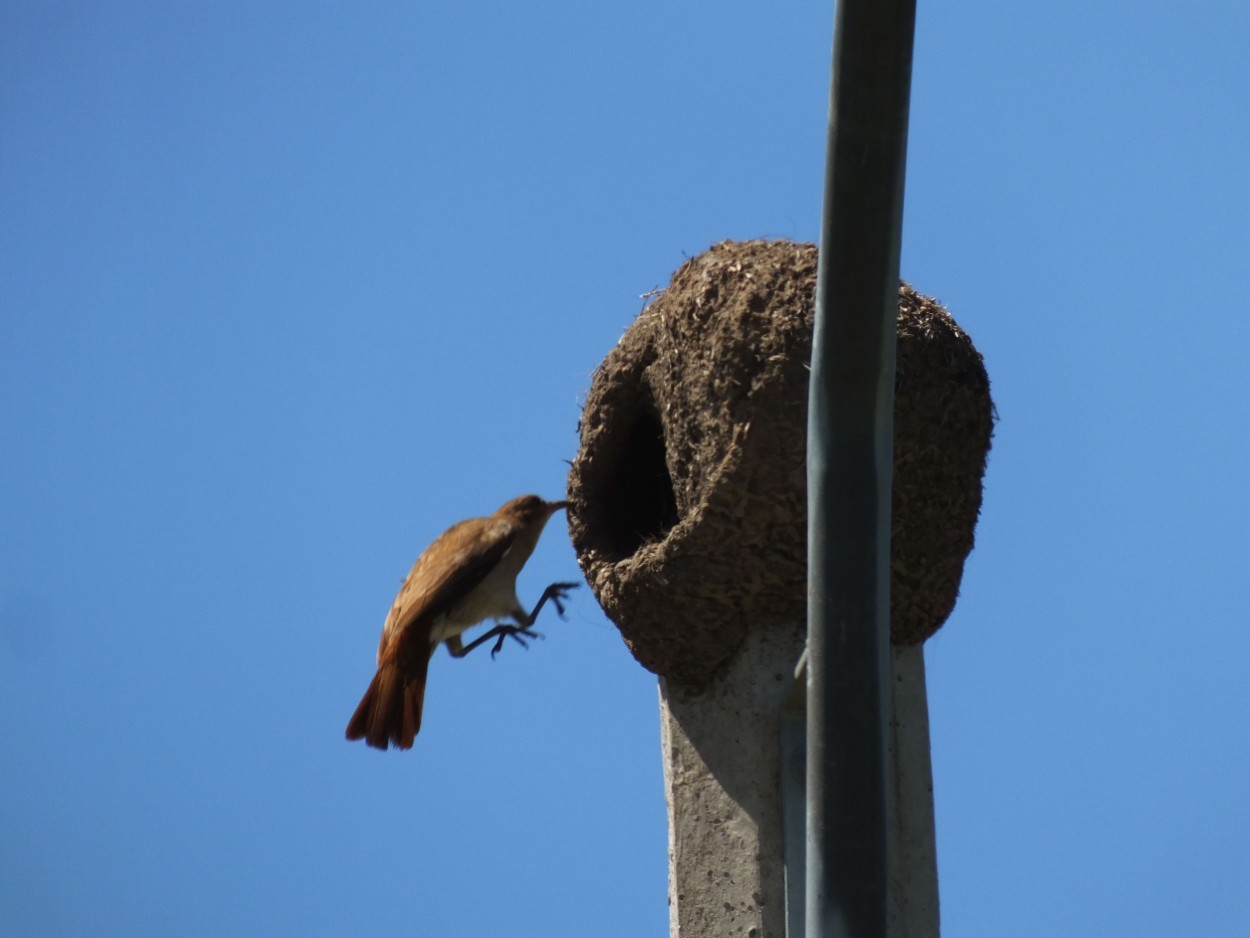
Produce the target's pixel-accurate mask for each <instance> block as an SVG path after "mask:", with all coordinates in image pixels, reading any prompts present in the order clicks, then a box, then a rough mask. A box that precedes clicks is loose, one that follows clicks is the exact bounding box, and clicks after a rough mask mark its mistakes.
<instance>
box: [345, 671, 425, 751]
mask: <svg viewBox="0 0 1250 938" xmlns="http://www.w3.org/2000/svg"><path fill="white" fill-rule="evenodd" d="M416 657H417V658H418V661H417V662H414V664H415V665H416V672H417V673H413V674H405V673H404V669H403V667H401V664H400V662H399V661H397V660H395V658H394V657H393V658H391V659H390V660H386V661H383V662H382V663H381V664H379V665H378V673H377V674H375V675H374V676H373V680H372V681H370V682H369V689H368V690H367V691H365V696H364V697H363V698H361V701H360V706H358V707H357V708H356V712H355V713H353V714H352V718H351V720H349V721H348V723H347V738H348V739H363V740H364V741H365V742H367V743H368V744H369V745H370V746H373V747H374V748H375V749H385V748H386V747H387V745H388V743H394V744H395V745H396V746H398V747H399V748H400V749H411V748H412V742H413V740H414V739H416V737H417V731H418V730H420V729H421V708H422V706H423V705H424V702H425V676H426V673H427V671H428V667H429V658H428V657H425V656H421V655H418V656H416Z"/></svg>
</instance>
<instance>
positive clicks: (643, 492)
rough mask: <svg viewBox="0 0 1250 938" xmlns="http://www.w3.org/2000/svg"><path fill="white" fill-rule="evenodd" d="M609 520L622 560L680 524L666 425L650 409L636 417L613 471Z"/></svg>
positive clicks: (606, 512)
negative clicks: (669, 471) (666, 444)
mask: <svg viewBox="0 0 1250 938" xmlns="http://www.w3.org/2000/svg"><path fill="white" fill-rule="evenodd" d="M607 475H608V479H607V482H608V484H607V486H606V489H607V491H606V492H605V493H604V494H605V495H606V498H605V499H604V521H605V522H606V523H607V525H606V526H607V531H606V533H607V535H608V536H609V538H610V539H611V542H612V549H613V552H614V553H615V554H617V556H618V557H619V558H621V559H623V558H625V557H629V556H631V555H633V554H634V553H636V552H637V550H638V548H640V547H642V546H643V545H644V544H651V543H655V542H657V541H662V540H664V538H665V536H666V535H667V534H668V532H669V530H670V529H671V528H672V527H673V526H674V525H676V524H677V521H678V518H677V498H676V496H675V495H674V494H673V479H672V477H671V476H670V475H669V474H668V462H667V460H666V459H665V445H664V428H663V427H661V426H660V421H659V420H658V419H657V418H656V417H655V416H653V415H652V414H649V413H643V414H640V415H639V416H638V418H637V419H636V420H635V421H634V424H633V426H632V427H630V429H629V432H628V433H627V434H626V436H625V439H624V443H623V445H622V446H621V450H620V453H619V455H618V458H617V460H616V462H615V464H614V465H613V466H612V467H611V468H610V469H609V471H608V474H607Z"/></svg>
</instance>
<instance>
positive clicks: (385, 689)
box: [347, 495, 577, 749]
mask: <svg viewBox="0 0 1250 938" xmlns="http://www.w3.org/2000/svg"><path fill="white" fill-rule="evenodd" d="M564 506H565V503H564V502H547V501H543V499H541V498H539V497H538V496H537V495H522V496H521V497H520V498H514V499H512V501H510V502H508V503H507V504H505V505H504V506H503V507H502V508H500V509H499V510H498V511H496V512H495V513H494V514H493V515H491V516H490V517H488V518H470V519H469V520H468V521H461V522H460V523H459V524H454V525H452V526H451V527H450V528H448V529H447V530H446V531H444V532H443V533H442V534H441V535H439V537H438V538H437V539H436V540H435V541H434V543H433V544H431V545H430V546H429V547H427V548H426V550H425V553H423V554H422V555H421V556H420V557H418V558H417V562H416V563H415V564H413V566H412V570H411V572H409V574H408V578H407V579H406V580H405V581H404V585H403V586H402V587H400V590H399V594H398V595H397V596H396V597H395V602H394V604H392V606H391V611H390V614H389V615H388V616H387V617H386V624H385V625H384V626H383V627H382V640H381V641H380V642H379V643H378V670H377V673H376V674H375V675H374V677H373V680H372V681H371V682H370V683H369V689H368V690H366V691H365V695H364V697H363V698H362V699H361V701H360V705H359V706H358V707H357V708H356V712H355V713H354V714H352V718H351V720H350V721H349V722H348V724H347V738H348V739H363V740H365V742H367V743H368V744H369V745H370V746H373V747H375V748H377V749H386V748H387V747H388V745H390V744H391V743H394V745H396V746H397V747H399V748H400V749H409V748H411V747H412V743H413V740H414V739H415V738H416V735H417V732H418V731H419V730H420V729H421V711H422V707H423V705H424V702H425V681H426V675H427V673H428V671H429V667H430V657H431V656H432V655H433V654H434V650H435V649H436V648H438V645H439V643H440V642H446V644H447V650H448V651H449V652H451V654H452V655H453V656H455V657H457V658H459V657H463V656H464V655H466V654H468V653H469V652H470V651H472V650H473V649H474V648H476V647H477V646H478V645H480V644H482V643H483V642H485V641H488V640H489V639H491V638H497V641H496V643H495V647H494V649H493V650H492V652H491V654H492V655H494V653H495V652H497V651H498V650H499V648H500V647H501V646H502V645H503V641H504V639H505V638H507V637H508V636H509V635H511V636H513V637H514V638H517V639H518V640H519V641H521V642H522V644H524V639H523V638H522V636H523V635H525V634H529V635H533V634H534V633H532V632H530V631H529V628H530V626H531V625H533V624H534V620H535V619H536V618H537V617H538V611H539V610H540V609H542V607H543V604H544V603H546V602H547V600H548V599H550V600H552V601H553V602H554V603H555V604H556V609H557V610H558V611H559V613H560V614H561V615H563V613H564V606H563V605H562V601H563V600H564V598H565V594H566V593H567V591H568V590H570V589H572V588H573V587H574V586H576V585H577V584H575V583H553V584H551V585H550V586H548V587H547V589H546V591H545V592H544V593H543V595H542V598H541V599H539V601H538V604H537V605H536V606H535V607H534V609H533V611H532V612H529V613H527V612H526V611H525V610H524V609H523V608H522V606H521V604H520V602H519V601H518V600H517V596H516V577H517V574H518V573H520V571H521V568H522V567H523V566H524V565H525V561H527V560H528V559H529V557H530V554H532V553H533V552H534V547H535V546H536V545H537V544H538V538H539V536H540V535H541V534H542V531H543V527H544V526H545V525H546V524H547V519H549V518H550V517H551V515H552V514H553V513H555V512H556V511H559V510H560V509H561V508H563V507H564ZM509 618H510V619H512V620H513V621H514V622H515V623H516V624H515V625H497V626H495V628H493V629H491V630H490V631H489V632H487V633H486V634H485V635H482V636H481V637H479V638H477V639H475V640H474V641H472V642H470V643H469V644H468V645H463V644H462V643H461V640H460V635H461V633H463V632H464V631H465V630H466V629H468V628H471V627H472V626H474V625H477V624H478V623H479V622H482V621H484V620H486V619H509Z"/></svg>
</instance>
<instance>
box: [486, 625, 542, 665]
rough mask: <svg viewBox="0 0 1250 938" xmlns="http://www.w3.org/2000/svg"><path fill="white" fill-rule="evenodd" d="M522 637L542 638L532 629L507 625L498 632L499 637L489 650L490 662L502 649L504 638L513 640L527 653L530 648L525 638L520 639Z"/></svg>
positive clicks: (540, 634)
mask: <svg viewBox="0 0 1250 938" xmlns="http://www.w3.org/2000/svg"><path fill="white" fill-rule="evenodd" d="M522 635H524V636H525V637H526V638H542V637H543V636H542V633H541V632H535V631H534V630H533V629H529V628H521V627H520V626H516V625H509V626H506V627H503V629H502V631H500V633H499V637H498V638H497V639H495V645H494V647H493V648H491V650H490V657H491V660H492V661H493V660H494V659H495V655H497V654H499V649H501V648H503V640H504V639H505V638H512V639H514V640H515V641H516V642H517V643H518V644H519V645H520V646H521V647H522V648H524V649H526V650H527V651H528V650H529V647H530V646H529V644H528V643H527V642H526V641H525V638H522V637H521V636H522Z"/></svg>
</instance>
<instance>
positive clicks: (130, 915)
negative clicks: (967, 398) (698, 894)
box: [0, 0, 1250, 936]
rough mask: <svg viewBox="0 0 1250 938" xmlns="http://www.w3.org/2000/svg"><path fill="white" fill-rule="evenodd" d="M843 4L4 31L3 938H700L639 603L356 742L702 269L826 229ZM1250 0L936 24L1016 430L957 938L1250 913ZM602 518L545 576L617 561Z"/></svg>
mask: <svg viewBox="0 0 1250 938" xmlns="http://www.w3.org/2000/svg"><path fill="white" fill-rule="evenodd" d="M831 22H832V11H831V8H830V7H829V6H828V5H827V4H820V3H809V2H804V3H797V2H781V3H777V4H767V5H766V4H742V3H728V4H726V3H717V4H712V3H680V4H661V3H650V2H642V3H637V4H633V5H630V6H628V7H614V8H606V7H602V6H600V5H594V4H574V3H554V4H546V5H539V6H537V7H518V6H515V5H512V4H479V5H466V4H453V3H423V4H380V3H359V4H346V3H299V4H295V3H259V4H256V3H253V4H240V3H228V2H224V3H217V4H187V3H139V2H112V3H57V2H47V0H40V2H23V0H11V2H8V3H6V4H4V5H3V6H2V7H0V439H2V440H3V441H4V444H3V448H2V451H0V711H2V712H3V713H4V714H6V717H7V718H6V719H5V720H4V721H3V727H2V728H0V747H2V748H3V750H4V752H5V754H6V755H5V769H4V771H3V773H0V931H3V932H4V933H6V934H15V935H17V934H20V935H40V936H43V935H58V936H59V935H75V936H77V935H93V936H94V935H128V936H134V935H171V934H177V935H206V936H208V935H213V936H215V935H222V934H254V935H262V934H307V935H355V934H364V933H389V934H420V935H456V936H478V935H481V936H487V935H492V936H493V935H500V934H509V935H517V936H527V935H585V934H595V935H603V936H616V935H620V936H637V935H657V934H664V933H665V929H666V928H667V908H666V901H665V849H666V833H665V824H664V802H663V791H662V786H661V766H660V752H659V728H658V722H657V716H656V689H655V680H654V678H653V677H652V676H651V675H650V674H648V673H646V672H645V671H643V670H642V669H641V668H640V667H638V666H637V665H636V664H635V663H634V662H633V660H632V658H631V657H630V656H629V654H628V652H627V651H626V649H625V648H624V646H623V644H622V643H621V641H620V639H619V637H618V636H617V634H616V632H615V629H614V627H613V626H612V625H611V624H610V623H609V622H608V621H607V620H606V619H605V618H604V617H603V615H602V613H601V612H600V611H599V609H598V607H597V605H596V603H595V602H594V599H593V597H592V596H591V595H590V594H589V592H588V591H587V590H585V589H583V590H582V591H581V592H580V593H579V594H578V595H577V596H576V597H575V599H574V602H573V603H572V605H571V608H570V615H569V619H568V621H567V622H564V623H561V622H559V621H558V620H555V619H554V618H552V619H549V620H545V622H544V625H543V627H542V631H544V632H545V633H546V635H547V640H546V641H544V642H542V643H539V644H537V645H536V646H535V647H533V648H531V650H530V651H529V652H528V653H525V652H522V651H520V650H519V649H511V648H510V649H508V650H507V653H506V654H504V655H501V656H500V658H499V659H498V660H496V661H494V662H492V661H491V660H490V659H489V657H488V656H485V655H481V656H472V657H470V658H468V659H466V660H464V661H461V662H456V661H452V660H451V659H449V658H448V657H447V656H446V655H444V654H442V653H441V652H440V653H439V655H438V656H437V657H436V658H435V660H434V663H433V667H432V672H431V678H430V690H429V700H428V703H427V711H426V724H425V726H424V728H423V730H422V733H421V736H420V737H419V739H418V742H417V746H416V748H415V749H414V750H413V751H412V752H410V753H406V754H401V755H395V754H390V755H387V756H382V755H379V754H377V753H375V752H372V751H366V750H365V748H364V747H363V746H360V745H350V744H348V743H346V742H345V741H344V740H343V739H342V732H343V726H344V725H345V723H346V720H347V717H348V716H349V715H350V713H351V711H352V709H353V708H354V706H355V704H356V701H357V700H358V698H359V696H360V694H361V693H362V692H363V690H364V686H365V684H366V683H367V682H368V679H369V677H370V674H371V668H372V656H373V653H374V649H375V643H376V640H377V633H378V630H379V629H380V627H381V624H382V620H383V618H384V616H385V614H386V611H387V608H388V607H389V604H390V601H391V598H392V596H393V594H394V591H395V589H396V588H397V587H398V585H399V582H400V580H401V578H402V577H403V575H404V574H405V573H406V571H407V569H408V566H409V565H410V564H411V562H412V560H413V559H414V558H415V556H416V555H417V553H419V551H420V550H421V549H422V548H423V547H424V546H425V545H426V544H427V543H428V542H429V541H430V540H431V539H432V538H433V537H434V536H435V535H437V534H438V533H439V532H440V531H442V530H443V529H444V528H445V527H446V526H447V525H448V524H450V523H451V522H453V521H455V520H457V519H459V518H461V517H466V516H471V515H477V514H483V513H487V512H489V511H491V510H493V509H494V508H495V507H497V506H498V505H499V504H500V503H502V502H503V501H504V500H506V499H507V498H510V497H511V496H513V495H516V494H519V493H522V492H527V491H535V492H538V493H541V494H544V495H546V496H548V497H555V496H558V495H559V494H560V493H561V492H562V491H563V487H564V472H565V469H566V466H565V464H564V462H563V460H565V459H568V458H571V457H572V455H573V454H574V452H575V450H576V446H577V437H576V426H577V418H578V413H579V405H580V401H581V399H582V396H583V394H584V393H585V391H586V389H587V387H588V386H589V380H590V374H591V372H592V370H593V369H594V368H595V366H596V365H597V364H598V362H599V361H600V360H601V359H602V358H603V356H604V355H606V354H607V352H608V351H609V350H610V349H611V348H612V346H613V344H614V343H615V342H616V340H617V338H618V337H619V336H620V334H621V332H622V331H623V330H624V329H625V328H626V327H627V326H628V324H629V323H630V322H631V320H632V319H633V317H634V316H635V315H636V314H637V312H638V311H639V309H640V308H641V306H642V300H640V299H639V296H640V294H643V293H645V292H647V291H649V290H652V289H653V288H655V287H658V286H662V285H663V284H664V283H666V282H667V280H668V277H669V275H670V274H671V272H672V271H673V270H674V269H675V268H676V267H678V266H679V265H680V264H681V263H682V261H683V260H684V258H685V257H686V256H690V255H693V254H697V253H699V252H701V251H702V250H704V249H706V248H707V247H708V246H709V245H710V244H712V243H714V242H717V241H720V240H722V239H725V238H738V239H744V238H753V237H770V238H772V237H785V238H795V239H799V240H812V239H814V238H815V236H816V233H817V228H818V222H819V206H820V195H821V193H820V185H821V168H822V167H821V161H822V158H823V147H824V131H825V107H826V95H827V87H828V68H829V49H830V43H831V37H830V28H831ZM1248 38H1250V7H1247V6H1246V5H1245V4H1244V3H1239V2H1213V3H1208V4H1204V5H1201V6H1200V7H1194V8H1192V9H1187V10H1184V11H1179V10H1178V9H1177V8H1176V7H1175V6H1174V5H1164V4H1162V3H1156V2H1145V3H1140V4H1134V5H1132V7H1131V9H1130V7H1129V6H1128V5H1120V4H1102V5H1091V4H1087V3H1075V2H1053V3H1047V4H1001V3H989V2H971V0H967V2H959V0H955V2H950V3H944V4H926V3H922V4H921V6H920V11H919V18H918V23H917V45H916V63H915V74H914V90H913V95H912V115H911V137H910V151H909V163H908V167H909V175H908V181H907V201H906V217H905V227H904V233H903V243H904V249H903V274H904V276H906V277H907V278H908V279H909V280H910V281H911V282H912V283H913V284H914V285H915V286H916V288H917V289H919V290H920V291H921V292H923V293H926V294H929V295H934V296H937V297H939V298H940V299H941V300H942V301H943V302H944V303H945V304H946V305H947V306H948V307H949V308H950V309H951V311H952V312H953V314H954V315H955V317H956V318H957V319H958V321H959V322H960V324H961V325H962V326H963V327H964V328H965V329H966V330H967V331H968V332H969V333H970V334H971V336H972V337H973V339H974V341H975V342H976V344H977V346H978V348H979V349H980V350H981V351H982V353H983V354H984V356H985V359H986V363H987V366H988V369H989V372H990V376H991V379H992V381H993V390H994V396H995V400H996V403H997V406H998V411H999V414H1000V417H1001V422H1000V424H999V427H998V432H997V436H996V438H995V443H994V450H993V453H992V455H991V460H990V466H989V471H988V475H987V480H986V498H985V507H984V511H983V515H982V519H981V524H980V527H979V529H978V536H977V549H976V551H975V552H974V554H973V555H972V557H971V559H970V560H969V563H968V567H967V572H966V576H965V580H964V585H963V594H962V598H961V600H960V603H959V605H958V607H957V608H956V610H955V613H954V615H953V616H952V618H951V619H950V621H949V622H948V623H947V625H946V626H945V628H944V629H943V630H942V631H941V632H940V633H939V634H938V635H937V636H936V637H935V638H934V639H932V640H931V641H930V642H929V644H928V646H927V656H928V663H929V690H930V708H931V716H932V734H933V747H934V753H933V754H934V773H935V785H936V797H937V824H938V837H939V864H940V875H941V886H942V904H943V919H944V925H945V930H946V932H947V934H950V935H1014V936H1033V935H1037V936H1042V935H1045V936H1051V935H1056V934H1063V935H1096V936H1116V935H1126V936H1127V935H1132V936H1141V935H1172V934H1178V933H1184V932H1190V931H1194V930H1195V929H1201V930H1203V931H1204V932H1206V933H1210V934H1222V935H1231V934H1250V848H1248V847H1247V839H1246V831H1247V830H1248V829H1250V807H1248V805H1250V799H1247V798H1246V795H1245V792H1246V787H1247V783H1250V747H1247V746H1246V745H1245V738H1246V725H1247V715H1248V713H1250V689H1248V687H1250V682H1248V681H1247V680H1246V671H1247V665H1250V637H1248V629H1247V620H1248V619H1250V600H1248V599H1247V596H1246V585H1245V581H1246V571H1247V567H1248V561H1250V550H1248V549H1247V537H1246V529H1247V515H1248V509H1250V497H1248V496H1247V486H1246V484H1245V479H1246V477H1247V463H1248V462H1250V459H1248V457H1250V439H1248V435H1247V420H1246V410H1247V407H1246V399H1247V396H1248V392H1250V376H1248V374H1250V372H1248V370H1247V367H1246V359H1247V355H1246V353H1247V349H1248V345H1250V343H1248V342H1247V330H1246V326H1245V321H1246V316H1245V312H1244V310H1243V309H1242V306H1243V303H1242V298H1241V293H1242V288H1243V281H1244V279H1245V274H1246V271H1247V269H1250V227H1248V224H1247V219H1248V218H1250V173H1248V172H1247V167H1250V55H1247V52H1246V50H1247V39H1248ZM576 573H577V569H576V561H575V558H574V555H573V552H572V548H571V547H570V545H569V543H568V540H567V537H566V536H564V530H563V525H562V524H561V523H560V521H559V520H557V521H556V522H555V523H554V524H553V526H552V527H551V528H550V529H549V530H548V533H547V535H546V537H545V539H544V541H543V543H542V544H541V545H540V547H539V550H538V552H537V553H536V554H535V556H534V558H533V560H532V561H531V563H530V565H529V566H528V567H527V569H526V571H525V573H524V574H523V575H522V578H521V584H520V585H521V590H522V595H523V596H528V597H536V596H537V594H538V593H539V591H540V590H541V589H542V587H543V586H544V585H546V584H547V583H548V582H551V581H552V580H562V579H568V578H571V577H574V576H576Z"/></svg>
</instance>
